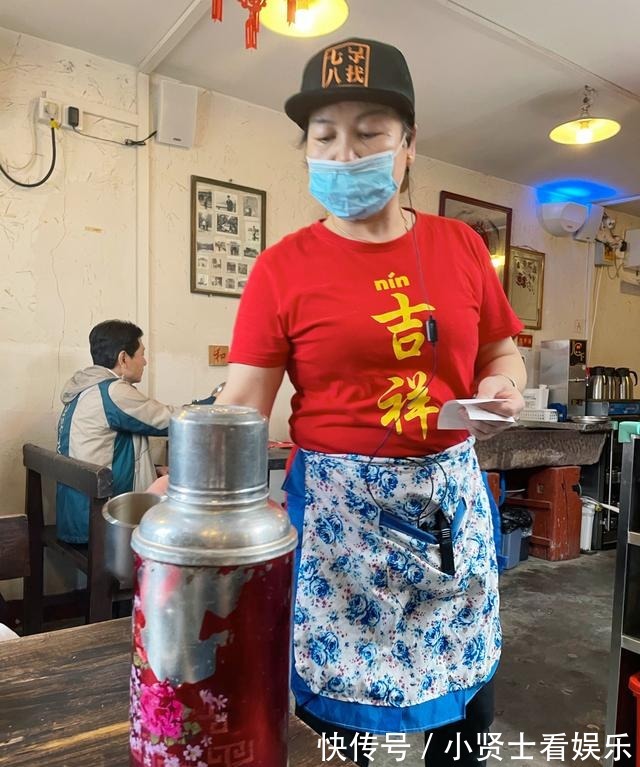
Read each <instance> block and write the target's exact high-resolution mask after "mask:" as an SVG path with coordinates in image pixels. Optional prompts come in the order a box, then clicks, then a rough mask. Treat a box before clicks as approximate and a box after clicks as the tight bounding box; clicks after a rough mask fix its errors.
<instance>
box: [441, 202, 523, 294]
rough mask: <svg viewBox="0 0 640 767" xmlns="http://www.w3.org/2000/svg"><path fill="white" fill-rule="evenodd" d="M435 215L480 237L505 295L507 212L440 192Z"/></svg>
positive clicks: (508, 233) (505, 209) (507, 250)
mask: <svg viewBox="0 0 640 767" xmlns="http://www.w3.org/2000/svg"><path fill="white" fill-rule="evenodd" d="M438 213H439V214H440V215H441V216H446V217H447V218H457V219H458V220H459V221H464V222H465V224H469V226H470V227H471V228H472V229H474V230H475V231H476V232H477V233H478V234H479V235H480V237H482V239H483V240H484V243H485V245H486V246H487V249H488V251H489V253H490V255H491V262H492V263H493V266H494V269H495V270H496V272H497V273H498V277H499V278H500V282H501V283H502V287H503V288H504V290H505V293H506V291H507V285H508V280H509V251H510V246H511V213H512V211H511V208H505V207H504V205H495V204H494V203H492V202H484V201H483V200H476V199H475V198H473V197H463V196H462V195H460V194H453V192H440V208H439V210H438Z"/></svg>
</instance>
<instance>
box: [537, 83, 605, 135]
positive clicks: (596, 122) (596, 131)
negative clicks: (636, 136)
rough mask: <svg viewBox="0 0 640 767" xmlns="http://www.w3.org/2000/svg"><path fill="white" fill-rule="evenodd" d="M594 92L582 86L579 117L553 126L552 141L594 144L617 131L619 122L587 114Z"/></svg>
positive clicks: (586, 86)
mask: <svg viewBox="0 0 640 767" xmlns="http://www.w3.org/2000/svg"><path fill="white" fill-rule="evenodd" d="M594 94H595V90H594V89H593V88H591V87H589V86H588V85H585V86H584V96H583V97H582V109H581V110H580V117H578V119H577V120H571V122H568V123H562V125H558V126H557V127H555V128H554V129H553V130H552V131H551V133H550V134H549V138H550V139H551V140H552V141H557V142H558V144H595V142H596V141H604V140H605V139H608V138H611V137H612V136H615V135H616V133H618V131H619V130H620V123H617V122H616V121H615V120H609V119H607V118H606V117H591V115H590V114H589V110H590V109H591V107H592V105H593V95H594Z"/></svg>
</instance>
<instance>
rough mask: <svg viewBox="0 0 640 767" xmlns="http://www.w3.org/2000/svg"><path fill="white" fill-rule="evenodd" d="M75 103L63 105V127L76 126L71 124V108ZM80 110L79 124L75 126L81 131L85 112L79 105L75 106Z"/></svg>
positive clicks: (71, 127) (70, 127)
mask: <svg viewBox="0 0 640 767" xmlns="http://www.w3.org/2000/svg"><path fill="white" fill-rule="evenodd" d="M72 107H73V105H72V104H69V106H66V105H65V106H63V107H62V120H61V124H62V127H63V128H69V129H71V130H73V128H74V126H72V125H70V124H69V109H70V108H72ZM75 108H76V109H77V110H78V124H77V125H76V126H75V129H76V130H79V131H81V130H82V118H83V116H84V112H83V111H82V109H80V108H79V107H75Z"/></svg>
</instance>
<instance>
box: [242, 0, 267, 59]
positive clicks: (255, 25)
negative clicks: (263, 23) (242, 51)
mask: <svg viewBox="0 0 640 767" xmlns="http://www.w3.org/2000/svg"><path fill="white" fill-rule="evenodd" d="M238 2H239V3H240V5H241V6H242V7H243V8H244V9H245V10H248V11H249V18H248V19H247V21H246V22H245V25H244V47H245V48H247V49H248V48H257V47H258V31H259V30H260V11H261V10H262V9H263V8H264V7H265V5H266V4H267V0H238Z"/></svg>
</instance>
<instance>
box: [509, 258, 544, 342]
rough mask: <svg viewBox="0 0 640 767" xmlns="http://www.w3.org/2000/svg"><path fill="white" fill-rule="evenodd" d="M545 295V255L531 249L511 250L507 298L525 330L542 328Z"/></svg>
mask: <svg viewBox="0 0 640 767" xmlns="http://www.w3.org/2000/svg"><path fill="white" fill-rule="evenodd" d="M543 293H544V253H540V251H538V250H532V249H531V248H523V247H513V248H511V267H510V277H509V286H508V290H507V298H508V299H509V303H510V304H511V308H512V309H513V311H514V312H515V313H516V314H517V315H518V317H519V318H520V319H521V320H522V322H523V323H524V326H525V328H530V329H531V330H540V328H541V327H542V301H543Z"/></svg>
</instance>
